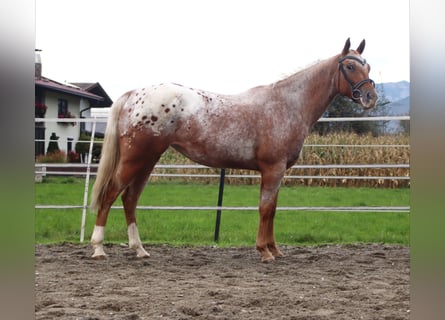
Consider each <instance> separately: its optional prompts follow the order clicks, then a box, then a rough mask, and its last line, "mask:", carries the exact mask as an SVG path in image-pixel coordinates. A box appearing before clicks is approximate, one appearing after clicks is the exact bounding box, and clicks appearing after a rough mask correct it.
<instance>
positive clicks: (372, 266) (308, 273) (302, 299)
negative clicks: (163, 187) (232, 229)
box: [35, 244, 410, 320]
mask: <svg viewBox="0 0 445 320" xmlns="http://www.w3.org/2000/svg"><path fill="white" fill-rule="evenodd" d="M145 248H146V250H147V251H148V252H150V254H151V257H150V258H148V259H142V260H141V259H137V258H136V257H135V256H134V253H133V252H132V251H130V250H129V249H127V248H126V247H125V246H123V245H108V246H106V248H105V249H106V252H107V254H108V259H107V260H102V261H95V260H92V259H91V258H89V256H90V255H91V254H92V250H91V248H90V247H89V246H87V245H74V244H64V245H36V247H35V314H36V319H91V320H92V319H123V320H124V319H125V320H138V319H294V320H297V319H311V320H316V319H317V320H318V319H379V320H382V319H388V320H389V319H391V320H394V319H409V314H410V306H409V298H410V296H409V272H410V269H409V267H410V266H409V248H407V247H401V246H387V245H332V246H331V245H326V246H317V247H282V248H281V249H282V250H283V252H284V253H285V254H286V257H284V258H280V259H277V260H276V261H275V262H274V263H271V264H263V263H261V262H260V257H259V254H258V253H257V252H256V251H255V249H254V248H250V247H249V248H212V247H190V248H177V247H170V246H161V245H159V246H145Z"/></svg>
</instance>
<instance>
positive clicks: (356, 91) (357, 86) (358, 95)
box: [338, 56, 375, 100]
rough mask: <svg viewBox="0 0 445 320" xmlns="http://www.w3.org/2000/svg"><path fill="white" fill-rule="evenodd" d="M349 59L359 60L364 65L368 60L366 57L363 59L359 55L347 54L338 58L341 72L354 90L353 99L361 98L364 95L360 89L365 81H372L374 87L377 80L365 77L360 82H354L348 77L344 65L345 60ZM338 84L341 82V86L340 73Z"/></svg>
mask: <svg viewBox="0 0 445 320" xmlns="http://www.w3.org/2000/svg"><path fill="white" fill-rule="evenodd" d="M348 59H350V60H355V61H357V62H358V63H360V64H361V65H362V66H364V65H365V64H366V60H365V59H363V60H361V59H359V58H357V57H355V56H345V57H343V58H341V59H339V60H338V63H339V65H340V70H341V73H342V74H343V77H344V78H345V80H346V82H347V83H348V84H349V86H350V87H351V91H352V99H353V100H359V99H360V98H361V97H362V96H363V95H362V92H361V91H360V87H361V86H362V85H364V84H365V83H368V82H369V83H370V84H371V85H372V86H373V87H375V82H374V81H373V80H372V79H369V78H368V79H363V80H362V81H360V82H358V83H356V84H352V81H351V80H350V79H349V78H348V75H347V74H346V71H345V67H344V65H343V63H342V62H343V61H345V60H348ZM338 84H339V86H340V74H338Z"/></svg>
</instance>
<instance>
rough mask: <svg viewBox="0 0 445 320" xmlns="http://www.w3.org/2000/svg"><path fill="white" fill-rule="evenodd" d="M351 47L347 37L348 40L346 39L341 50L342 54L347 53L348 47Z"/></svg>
mask: <svg viewBox="0 0 445 320" xmlns="http://www.w3.org/2000/svg"><path fill="white" fill-rule="evenodd" d="M350 47H351V39H350V38H348V40H346V43H345V46H344V48H343V51H342V53H341V54H342V56H346V55H347V54H348V53H349V48H350Z"/></svg>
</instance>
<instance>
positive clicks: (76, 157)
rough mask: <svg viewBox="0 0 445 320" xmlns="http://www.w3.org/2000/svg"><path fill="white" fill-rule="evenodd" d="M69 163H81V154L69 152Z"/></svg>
mask: <svg viewBox="0 0 445 320" xmlns="http://www.w3.org/2000/svg"><path fill="white" fill-rule="evenodd" d="M68 162H70V163H79V162H80V154H78V153H77V152H76V151H70V152H68Z"/></svg>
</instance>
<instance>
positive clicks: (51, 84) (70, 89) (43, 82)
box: [35, 77, 109, 102]
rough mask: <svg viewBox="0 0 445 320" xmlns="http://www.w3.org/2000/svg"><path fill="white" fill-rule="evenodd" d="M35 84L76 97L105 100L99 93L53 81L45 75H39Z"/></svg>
mask: <svg viewBox="0 0 445 320" xmlns="http://www.w3.org/2000/svg"><path fill="white" fill-rule="evenodd" d="M35 85H36V87H41V88H46V89H50V90H53V91H57V92H63V93H67V94H71V95H74V96H77V97H81V98H86V99H89V100H91V101H97V102H100V101H104V100H105V98H104V97H101V96H100V95H97V94H94V93H91V92H88V91H86V90H85V89H82V88H81V87H79V86H75V85H74V86H73V85H67V84H62V83H60V82H57V81H54V80H51V79H48V78H45V77H41V78H40V79H38V78H36V79H35ZM107 98H108V99H109V97H108V96H107Z"/></svg>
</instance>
